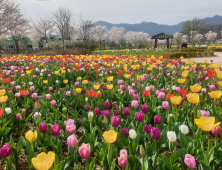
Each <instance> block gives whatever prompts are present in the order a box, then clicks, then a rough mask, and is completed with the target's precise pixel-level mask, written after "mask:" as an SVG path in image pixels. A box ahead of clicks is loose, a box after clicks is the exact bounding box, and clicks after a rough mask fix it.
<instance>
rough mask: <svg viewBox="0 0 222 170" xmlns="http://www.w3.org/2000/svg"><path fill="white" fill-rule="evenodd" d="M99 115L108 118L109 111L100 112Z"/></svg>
mask: <svg viewBox="0 0 222 170" xmlns="http://www.w3.org/2000/svg"><path fill="white" fill-rule="evenodd" d="M101 115H102V117H104V116H106V118H108V117H109V110H103V111H101Z"/></svg>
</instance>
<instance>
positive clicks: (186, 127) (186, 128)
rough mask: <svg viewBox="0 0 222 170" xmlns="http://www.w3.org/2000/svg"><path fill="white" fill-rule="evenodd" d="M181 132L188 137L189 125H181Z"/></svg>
mask: <svg viewBox="0 0 222 170" xmlns="http://www.w3.org/2000/svg"><path fill="white" fill-rule="evenodd" d="M180 131H181V132H182V133H183V134H184V135H187V134H188V133H189V128H188V126H187V125H181V126H180Z"/></svg>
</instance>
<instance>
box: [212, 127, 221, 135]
mask: <svg viewBox="0 0 222 170" xmlns="http://www.w3.org/2000/svg"><path fill="white" fill-rule="evenodd" d="M212 133H213V134H214V135H215V136H220V134H221V127H220V125H217V126H216V127H215V128H214V129H213V130H212Z"/></svg>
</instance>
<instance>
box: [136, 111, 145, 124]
mask: <svg viewBox="0 0 222 170" xmlns="http://www.w3.org/2000/svg"><path fill="white" fill-rule="evenodd" d="M135 118H136V120H138V121H139V122H142V121H143V120H144V113H143V112H138V113H136V114H135Z"/></svg>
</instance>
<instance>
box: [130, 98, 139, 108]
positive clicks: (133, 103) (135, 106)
mask: <svg viewBox="0 0 222 170" xmlns="http://www.w3.org/2000/svg"><path fill="white" fill-rule="evenodd" d="M131 105H132V107H133V108H137V107H138V106H139V104H138V101H137V100H133V101H132V103H131Z"/></svg>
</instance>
